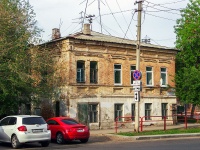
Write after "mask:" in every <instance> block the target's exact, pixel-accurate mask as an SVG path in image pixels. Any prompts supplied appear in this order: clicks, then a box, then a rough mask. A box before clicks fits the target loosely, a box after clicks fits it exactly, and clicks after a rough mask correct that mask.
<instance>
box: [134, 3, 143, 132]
mask: <svg viewBox="0 0 200 150" xmlns="http://www.w3.org/2000/svg"><path fill="white" fill-rule="evenodd" d="M142 2H143V1H142V0H139V1H136V3H138V10H137V12H138V23H137V45H136V70H140V40H141V13H142ZM138 96H139V99H140V92H138ZM135 103H136V115H135V131H136V132H139V126H140V121H139V120H140V119H139V117H140V113H139V112H140V101H139V100H138V101H136V102H135Z"/></svg>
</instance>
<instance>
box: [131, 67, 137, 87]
mask: <svg viewBox="0 0 200 150" xmlns="http://www.w3.org/2000/svg"><path fill="white" fill-rule="evenodd" d="M130 69H131V78H130V79H131V85H132V84H133V80H134V79H133V72H134V71H135V70H136V66H131V68H130Z"/></svg>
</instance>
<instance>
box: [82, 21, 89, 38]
mask: <svg viewBox="0 0 200 150" xmlns="http://www.w3.org/2000/svg"><path fill="white" fill-rule="evenodd" d="M82 32H83V34H87V35H90V34H91V30H90V24H89V23H87V24H84V26H83V31H82Z"/></svg>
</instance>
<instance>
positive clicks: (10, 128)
mask: <svg viewBox="0 0 200 150" xmlns="http://www.w3.org/2000/svg"><path fill="white" fill-rule="evenodd" d="M9 118H10V119H9V121H8V125H7V126H5V128H4V131H5V133H6V134H7V142H10V141H11V136H12V134H13V133H15V126H16V122H17V118H16V117H9Z"/></svg>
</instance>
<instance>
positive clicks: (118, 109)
mask: <svg viewBox="0 0 200 150" xmlns="http://www.w3.org/2000/svg"><path fill="white" fill-rule="evenodd" d="M117 117H118V121H122V118H121V117H123V104H115V118H114V119H115V121H116V118H117Z"/></svg>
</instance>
